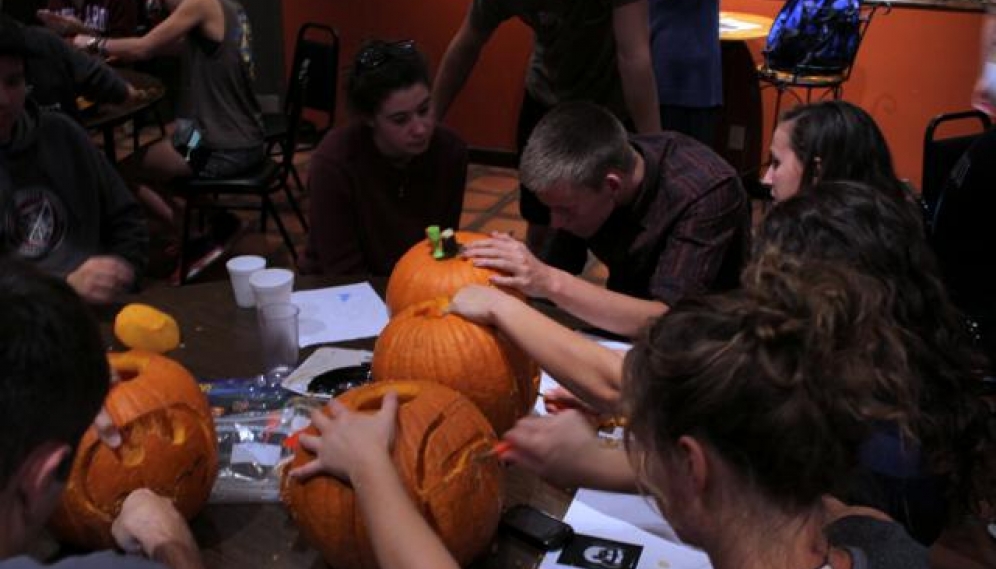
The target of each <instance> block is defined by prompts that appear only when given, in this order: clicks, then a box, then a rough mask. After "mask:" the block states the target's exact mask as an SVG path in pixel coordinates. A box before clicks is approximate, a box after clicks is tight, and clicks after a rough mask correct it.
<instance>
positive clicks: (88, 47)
mask: <svg viewBox="0 0 996 569" xmlns="http://www.w3.org/2000/svg"><path fill="white" fill-rule="evenodd" d="M85 37H86V41H85V42H84V43H83V51H85V52H87V53H90V54H96V53H97V43H98V42H99V41H100V37H98V36H85Z"/></svg>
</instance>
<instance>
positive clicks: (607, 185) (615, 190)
mask: <svg viewBox="0 0 996 569" xmlns="http://www.w3.org/2000/svg"><path fill="white" fill-rule="evenodd" d="M623 182H624V180H623V178H622V175H620V174H619V172H616V171H614V170H610V171H609V173H608V174H606V175H605V179H604V180H603V181H602V189H603V190H607V191H608V192H609V195H611V196H612V201H614V202H616V201H619V200H618V196H619V193H620V192H621V191H622V189H623Z"/></svg>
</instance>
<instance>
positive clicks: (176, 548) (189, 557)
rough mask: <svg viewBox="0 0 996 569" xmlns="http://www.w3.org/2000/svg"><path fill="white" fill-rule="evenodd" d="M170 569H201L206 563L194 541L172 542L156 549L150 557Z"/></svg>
mask: <svg viewBox="0 0 996 569" xmlns="http://www.w3.org/2000/svg"><path fill="white" fill-rule="evenodd" d="M149 557H151V558H152V560H153V561H158V562H159V563H162V564H163V565H165V566H167V567H169V568H170V569H201V568H203V567H204V562H203V561H202V560H201V554H200V551H198V549H197V544H196V543H194V542H193V540H192V539H191V540H189V541H188V540H183V541H170V542H167V543H164V544H161V545H159V546H157V547H155V548H154V549H153V550H152V554H151V555H150V556H149Z"/></svg>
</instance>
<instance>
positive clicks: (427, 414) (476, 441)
mask: <svg viewBox="0 0 996 569" xmlns="http://www.w3.org/2000/svg"><path fill="white" fill-rule="evenodd" d="M388 391H394V392H395V393H397V394H398V402H399V409H398V430H397V431H396V435H395V441H394V448H393V451H392V460H393V461H394V463H395V465H396V467H397V470H398V475H399V477H400V478H401V480H402V483H403V484H404V486H405V488H406V490H407V492H408V493H409V495H410V496H411V498H412V499H413V501H414V502H415V505H416V507H417V509H418V511H419V513H420V514H421V515H422V516H423V517H424V518H425V519H426V521H427V522H428V523H429V525H430V526H431V527H433V528H434V530H435V531H436V532H437V533H438V534H439V535H440V537H441V538H442V539H443V541H444V543H445V544H446V546H447V548H449V549H450V551H451V553H453V554H454V556H455V557H456V558H457V559H458V560H460V562H461V563H463V564H466V563H469V562H470V561H471V560H472V559H474V558H475V557H477V556H478V555H479V554H480V553H481V551H483V550H484V549H485V548H486V547H487V545H488V544H489V543H490V542H491V538H492V536H493V533H494V531H495V528H496V527H497V523H498V518H499V516H500V513H501V501H502V500H501V496H502V469H501V467H500V466H499V464H498V461H497V459H496V458H491V459H487V460H482V459H480V458H479V457H480V456H481V455H482V454H483V453H485V452H486V451H487V450H488V449H490V448H491V447H492V445H493V443H494V440H495V435H494V431H493V430H492V428H491V427H490V425H489V424H488V422H487V420H486V419H485V418H484V416H483V415H482V414H481V412H480V410H479V409H477V408H476V407H475V406H474V405H473V404H472V403H471V402H470V401H469V400H467V399H466V398H464V397H462V396H460V395H459V394H458V393H457V392H456V391H454V390H452V389H450V388H448V387H445V386H442V385H439V384H436V383H430V382H422V381H399V382H385V383H372V384H367V385H364V386H361V387H358V388H356V389H353V390H350V391H348V392H346V393H345V394H343V395H342V396H340V401H341V402H342V403H343V404H344V405H346V406H347V407H349V408H350V409H353V410H355V411H358V412H367V413H369V412H376V411H377V410H379V409H381V407H382V404H383V400H384V396H385V395H386V394H387V392H388ZM311 428H314V427H311ZM311 459H312V456H311V453H308V452H307V451H305V450H303V449H301V448H299V449H298V452H297V454H296V455H295V457H294V460H293V462H292V464H291V467H295V466H299V465H301V464H303V463H305V462H306V461H309V460H311ZM285 472H286V471H285ZM475 493H479V494H480V496H481V499H468V496H471V495H474V494H475ZM282 498H283V500H284V502H285V503H286V504H287V506H288V508H289V509H290V510H291V514H292V516H293V517H294V519H295V521H296V522H297V524H298V526H299V527H300V528H301V531H302V533H303V534H304V536H305V537H306V539H307V540H308V541H309V542H311V543H312V544H313V545H315V546H317V547H318V548H319V549H321V550H322V553H323V556H324V557H325V558H326V559H327V560H328V561H330V562H334V563H335V564H336V566H337V567H345V568H349V569H360V568H363V569H368V568H372V567H375V566H376V560H375V558H374V554H373V551H372V549H371V547H370V544H369V542H368V538H367V536H368V534H367V531H366V529H365V528H364V527H363V521H362V517H361V515H360V513H359V512H358V510H356V507H355V506H356V504H355V498H354V496H353V494H352V490H351V488H350V486H349V485H348V484H346V483H342V482H340V481H339V480H336V479H330V478H326V477H319V478H313V479H310V480H307V481H305V482H303V483H302V482H299V481H296V480H293V479H290V478H287V477H286V476H285V478H284V480H283V482H282Z"/></svg>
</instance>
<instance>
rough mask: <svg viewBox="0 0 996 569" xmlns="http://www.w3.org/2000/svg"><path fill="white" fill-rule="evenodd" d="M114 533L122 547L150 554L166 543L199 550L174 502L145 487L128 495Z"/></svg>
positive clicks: (129, 550) (116, 520) (112, 526)
mask: <svg viewBox="0 0 996 569" xmlns="http://www.w3.org/2000/svg"><path fill="white" fill-rule="evenodd" d="M111 534H112V535H113V536H114V541H115V542H117V544H118V546H120V547H121V549H123V550H125V551H127V552H129V553H144V554H145V555H147V556H149V557H153V556H154V554H155V553H156V550H157V549H159V548H161V547H163V546H166V545H173V546H179V547H181V548H184V549H187V550H189V551H194V552H196V551H197V544H196V542H195V541H194V537H193V535H192V534H191V533H190V528H189V527H188V526H187V522H186V520H184V519H183V516H181V515H180V512H178V511H177V509H176V507H174V506H173V502H171V501H169V500H168V499H167V498H163V497H162V496H159V495H158V494H156V493H155V492H153V491H151V490H148V489H146V488H140V489H138V490H135V491H134V492H132V493H131V494H128V497H127V498H125V501H124V503H123V504H122V505H121V513H120V514H119V515H118V517H117V518H115V520H114V524H113V525H111Z"/></svg>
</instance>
